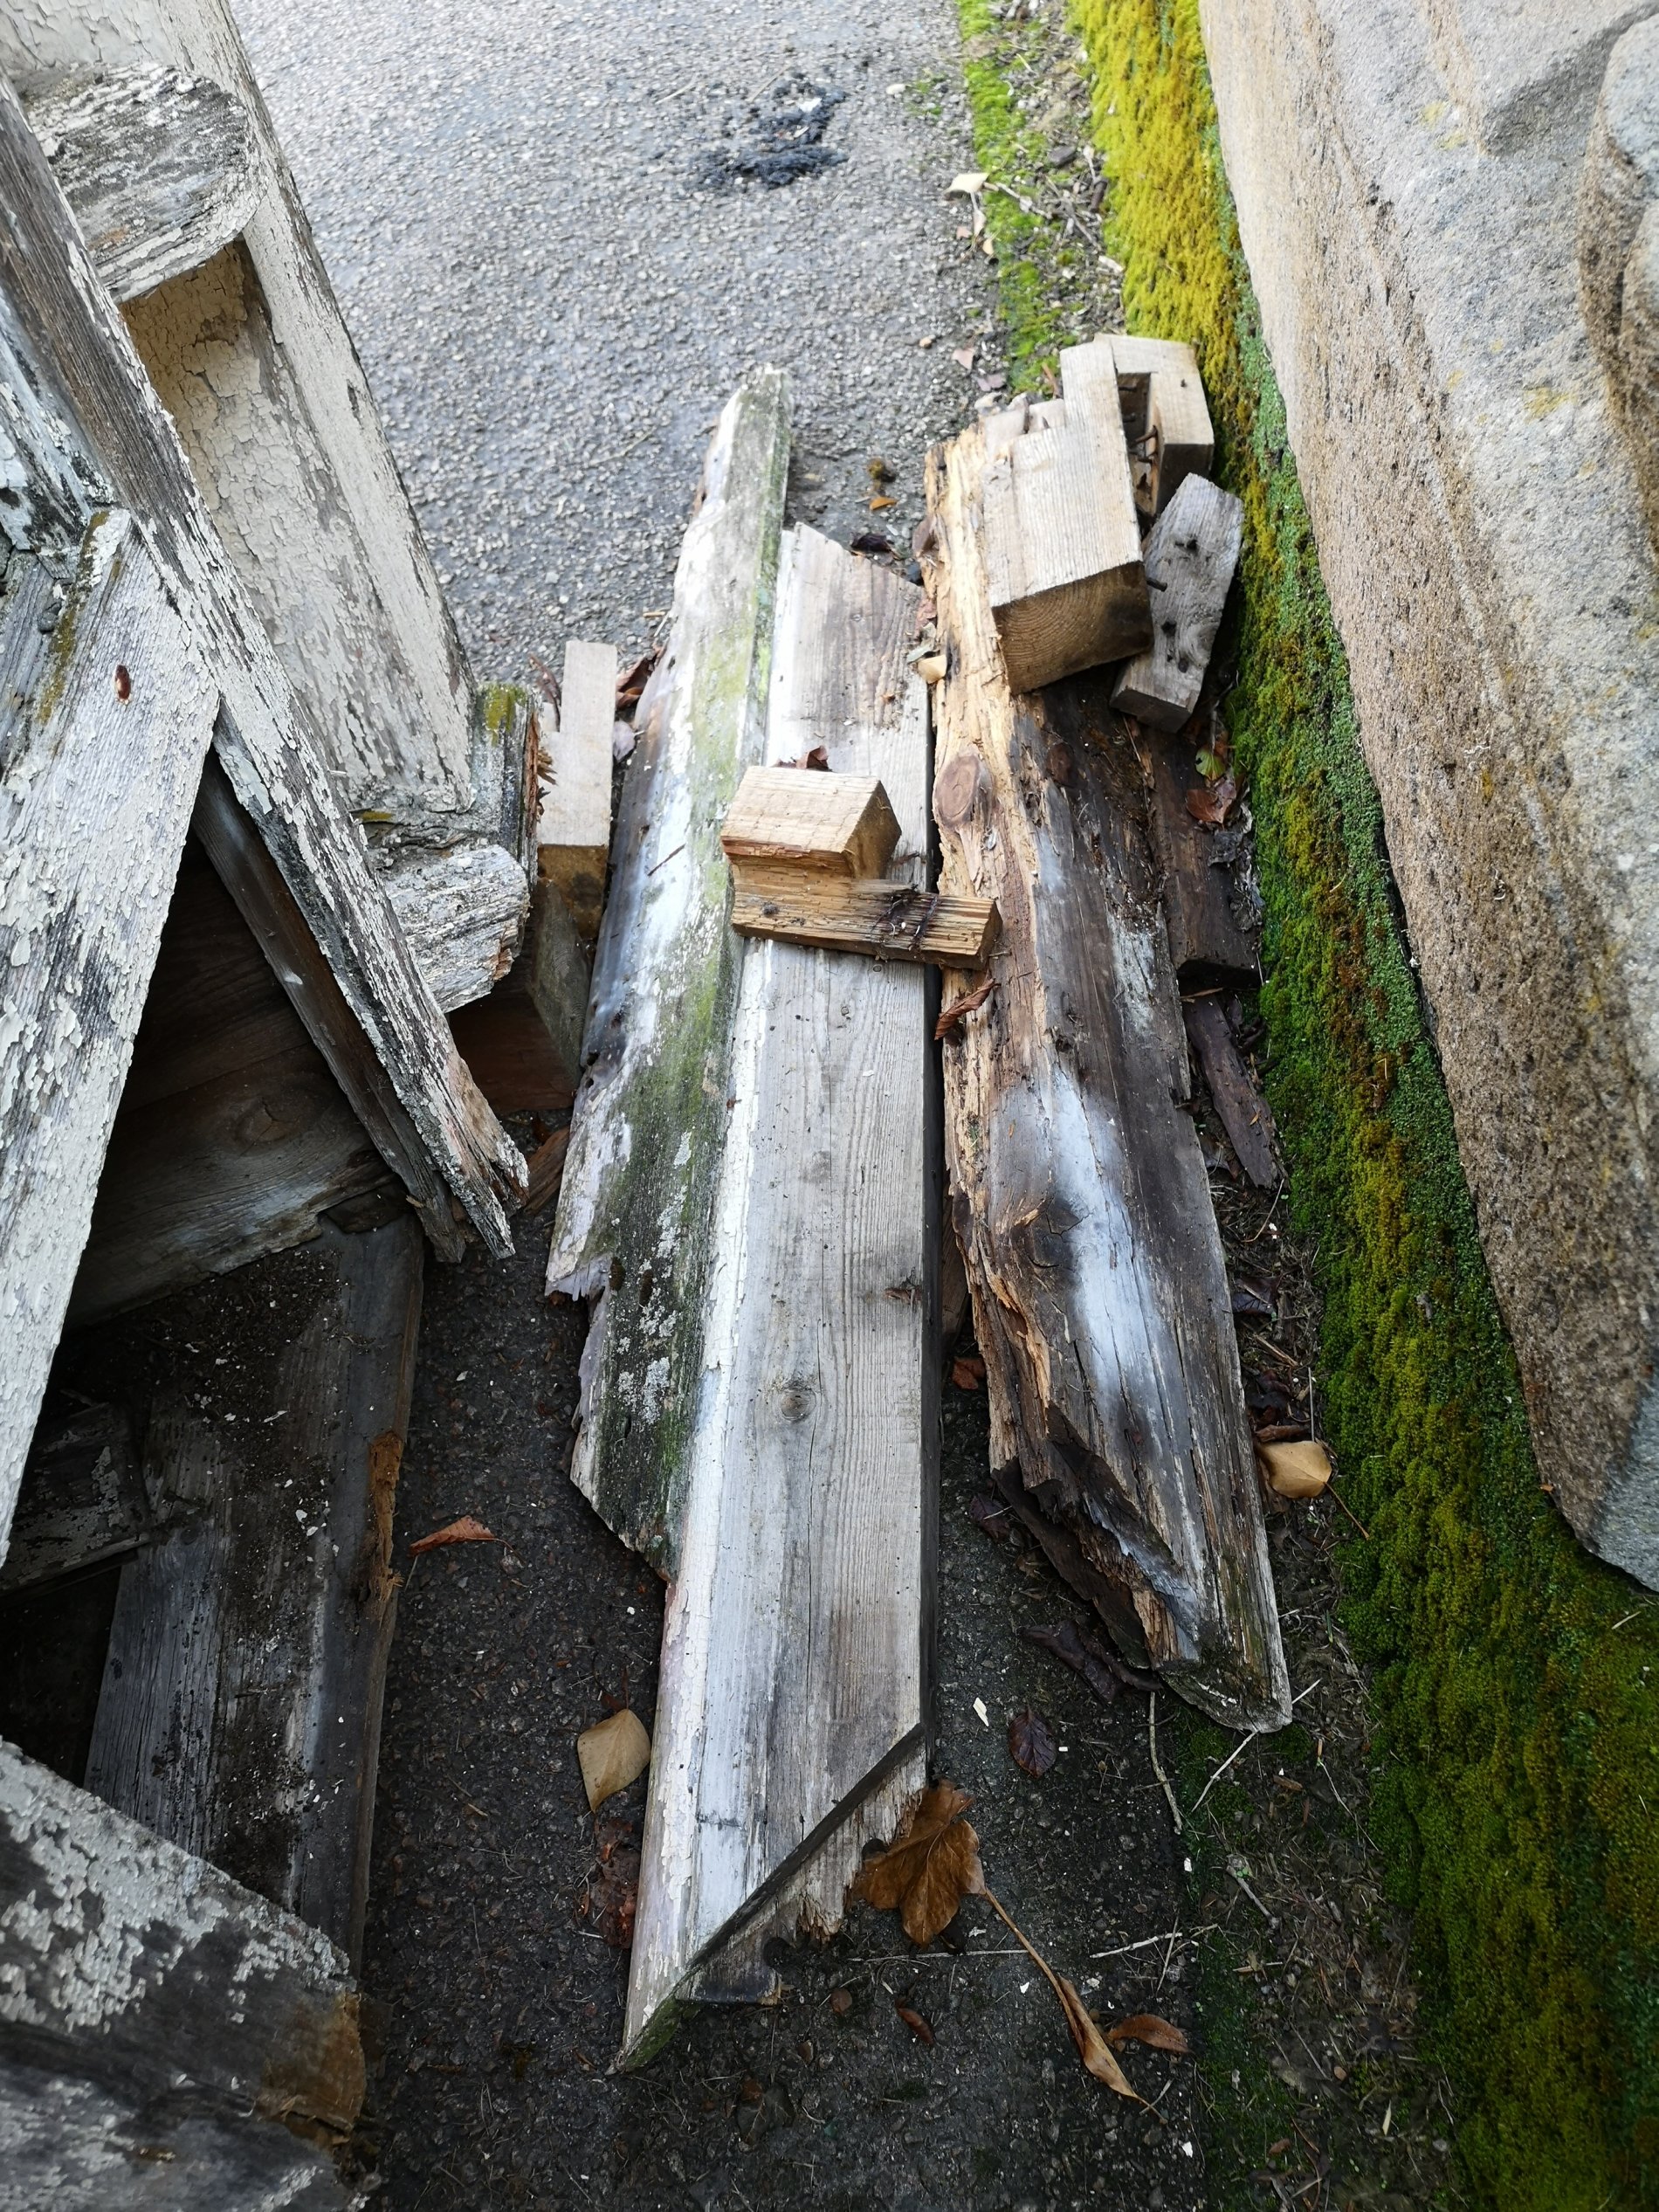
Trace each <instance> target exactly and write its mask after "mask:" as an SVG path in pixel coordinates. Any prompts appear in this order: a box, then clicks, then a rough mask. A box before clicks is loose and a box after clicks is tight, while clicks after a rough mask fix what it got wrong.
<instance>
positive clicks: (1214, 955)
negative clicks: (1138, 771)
mask: <svg viewBox="0 0 1659 2212" xmlns="http://www.w3.org/2000/svg"><path fill="white" fill-rule="evenodd" d="M1141 757H1142V759H1143V761H1145V763H1146V772H1147V775H1148V776H1149V778H1150V789H1149V793H1148V804H1149V810H1150V816H1151V826H1152V840H1153V851H1154V852H1155V854H1156V855H1157V858H1158V863H1159V866H1160V869H1161V870H1162V872H1163V883H1162V886H1161V888H1162V896H1163V906H1164V926H1165V928H1166V930H1167V933H1168V937H1169V957H1170V959H1171V960H1172V961H1174V967H1175V973H1176V975H1177V976H1179V977H1180V978H1181V981H1182V982H1187V981H1196V982H1211V981H1213V980H1215V978H1217V977H1220V976H1236V977H1237V978H1239V979H1240V980H1241V981H1243V980H1246V979H1249V980H1254V978H1255V977H1256V976H1257V975H1259V974H1260V972H1261V968H1260V962H1259V961H1258V959H1257V957H1256V934H1255V932H1254V930H1253V929H1252V928H1251V927H1249V924H1248V920H1247V918H1246V910H1245V909H1244V908H1243V904H1242V901H1241V899H1240V896H1239V886H1238V879H1237V876H1236V866H1235V861H1234V858H1233V857H1232V856H1233V851H1234V848H1235V846H1236V835H1235V833H1233V832H1230V831H1229V832H1227V833H1225V835H1226V837H1227V838H1228V839H1229V842H1226V843H1222V842H1219V841H1218V835H1217V832H1215V830H1208V829H1206V828H1205V827H1204V825H1203V824H1202V823H1200V822H1197V821H1195V820H1194V817H1193V816H1192V814H1191V812H1190V811H1189V810H1188V808H1187V791H1188V789H1192V788H1194V777H1195V776H1196V775H1197V769H1196V768H1195V767H1194V755H1193V748H1192V747H1191V746H1190V745H1188V744H1187V743H1185V742H1184V741H1182V740H1181V739H1179V738H1172V737H1166V736H1164V735H1163V734H1161V733H1160V732H1149V733H1148V734H1146V738H1145V740H1144V742H1143V746H1142V754H1141Z"/></svg>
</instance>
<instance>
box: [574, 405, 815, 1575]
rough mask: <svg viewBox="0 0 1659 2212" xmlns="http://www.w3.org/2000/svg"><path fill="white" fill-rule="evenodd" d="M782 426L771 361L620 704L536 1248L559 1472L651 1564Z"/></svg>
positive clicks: (662, 1556)
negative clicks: (548, 1299) (588, 942)
mask: <svg viewBox="0 0 1659 2212" xmlns="http://www.w3.org/2000/svg"><path fill="white" fill-rule="evenodd" d="M788 423H789V403H788V388H787V386H786V384H785V381H784V379H783V377H782V376H781V374H780V373H779V371H777V370H776V369H759V370H755V371H754V372H753V373H752V374H751V375H750V376H748V377H747V378H746V379H745V381H744V382H743V384H742V385H741V386H740V389H739V390H738V391H737V393H736V394H735V396H733V398H732V399H731V400H730V401H729V402H728V403H727V404H726V408H725V409H724V410H723V411H722V413H721V416H720V419H719V427H718V428H717V430H716V431H715V433H714V437H713V440H712V444H711V445H710V448H709V453H708V458H707V460H706V463H705V466H704V474H703V490H702V496H701V500H700V503H699V506H698V509H697V512H696V513H695V514H694V515H693V517H692V522H691V525H690V527H688V529H687V530H686V533H685V539H684V541H683V543H682V545H681V548H680V556H679V565H678V571H677V573H676V576H675V583H674V617H673V627H672V631H671V636H670V639H669V644H668V647H667V650H666V651H664V655H663V658H662V659H661V660H660V661H659V662H658V663H657V668H656V670H655V672H654V673H653V674H652V677H651V682H650V684H649V686H647V688H646V692H645V694H644V697H643V698H642V699H641V700H640V702H639V706H638V709H637V713H636V714H635V720H634V727H635V728H636V730H637V731H638V733H639V742H638V744H637V746H636V748H635V750H634V753H633V755H632V758H631V759H630V762H629V768H628V776H627V781H626V782H625V784H624V786H623V799H622V806H621V810H620V812H619V817H618V820H617V824H616V837H615V838H614V840H613V844H614V851H615V856H616V861H615V868H614V871H613V874H612V880H611V888H610V895H609V899H608V901H607V904H606V908H605V916H604V921H603V924H602V928H601V931H600V936H599V946H598V951H597V954H596V956H595V966H594V982H593V996H592V999H591V1001H590V1010H589V1022H588V1032H587V1037H586V1039H585V1041H584V1044H583V1058H584V1062H585V1070H584V1072H583V1075H582V1087H581V1090H580V1092H578V1094H577V1099H576V1104H575V1114H574V1116H573V1120H572V1123H571V1132H570V1148H569V1152H568V1155H567V1158H566V1161H565V1174H564V1182H563V1185H562V1187H561V1190H560V1193H559V1209H558V1213H557V1216H556V1219H555V1225H554V1236H553V1244H552V1250H551V1252H550V1254H549V1257H548V1262H547V1289H548V1291H549V1292H554V1293H561V1294H562V1295H564V1296H566V1297H570V1298H585V1299H588V1300H589V1335H588V1342H587V1346H586V1348H585V1349H584V1351H583V1353H582V1404H581V1411H580V1419H581V1423H582V1426H581V1430H580V1434H579V1435H578V1437H577V1440H576V1450H575V1457H574V1460H573V1462H572V1465H571V1476H572V1479H573V1480H574V1481H575V1483H576V1485H577V1486H578V1487H579V1488H580V1489H581V1490H582V1492H583V1494H584V1495H585V1496H586V1497H587V1498H588V1499H589V1501H590V1502H591V1503H592V1505H593V1506H595V1509H596V1510H597V1511H598V1513H599V1514H600V1516H601V1517H602V1519H604V1520H605V1521H606V1522H607V1523H608V1524H609V1526H610V1527H611V1528H612V1529H614V1530H615V1531H616V1534H617V1535H618V1536H620V1537H621V1538H622V1539H623V1541H624V1542H625V1543H628V1544H630V1545H632V1546H633V1547H634V1548H635V1549H636V1550H637V1551H641V1552H643V1553H644V1554H645V1555H646V1556H647V1557H648V1558H649V1559H651V1561H653V1562H654V1563H655V1564H656V1565H657V1566H658V1567H659V1568H663V1569H664V1571H668V1572H671V1571H672V1568H673V1565H674V1561H675V1558H676V1556H677V1552H678V1527H679V1519H680V1506H681V1502H682V1500H683V1496H684V1485H685V1461H684V1456H683V1455H684V1436H685V1407H686V1405H687V1404H688V1402H689V1396H688V1394H689V1393H692V1392H693V1391H694V1390H695V1389H696V1387H697V1378H698V1377H699V1375H700V1374H701V1373H702V1369H703V1337H702V1327H703V1307H704V1285H705V1282H706V1274H707V1270H708V1264H709V1260H710V1240H709V1236H708V1219H709V1211H710V1208H711V1205H712V1196H713V1190H714V1185H715V1182H716V1179H717V1176H718V1174H719V1163H720V1158H721V1154H722V1151H723V1149H724V1147H725V1144H726V1123H727V1118H728V1116H727V1107H726V1098H727V1095H728V1091H729V1085H728V1070H729V1064H730V1054H731V1035H732V1020H733V1008H734V1004H735V1001H736V996H737V979H738V974H739V970H740V965H741V961H742V957H743V941H742V940H741V939H740V938H739V937H736V936H734V935H733V933H732V931H731V930H730V929H729V928H728V927H726V856H725V854H724V853H723V852H722V851H720V839H719V830H720V823H721V821H722V819H723V818H724V816H725V813H726V808H727V806H728V805H729V804H730V803H731V800H732V797H733V794H734V793H735V792H736V789H737V787H738V783H739V782H740V779H741V776H742V774H743V771H744V769H745V768H747V767H748V766H750V765H751V763H753V762H754V761H758V760H759V759H760V758H761V748H762V746H763V743H764V739H765V730H766V695H767V681H768V669H769V667H770V661H771V651H772V618H773V608H774V595H775V591H776V584H777V564H778V542H779V536H780V533H781V528H782V522H783V493H784V481H785V477H786V474H787V472H788V452H789V431H788Z"/></svg>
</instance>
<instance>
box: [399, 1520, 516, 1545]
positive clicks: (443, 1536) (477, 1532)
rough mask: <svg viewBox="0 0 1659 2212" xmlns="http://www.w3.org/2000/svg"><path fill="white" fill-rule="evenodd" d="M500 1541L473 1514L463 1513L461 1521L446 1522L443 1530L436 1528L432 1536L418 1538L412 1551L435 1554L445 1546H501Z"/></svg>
mask: <svg viewBox="0 0 1659 2212" xmlns="http://www.w3.org/2000/svg"><path fill="white" fill-rule="evenodd" d="M499 1542H500V1538H499V1536H496V1535H493V1534H492V1533H491V1532H490V1530H489V1529H487V1528H486V1527H485V1526H484V1523H483V1522H482V1521H481V1520H474V1519H473V1518H472V1514H471V1513H463V1514H462V1515H461V1518H460V1519H459V1520H452V1521H448V1522H446V1523H445V1524H444V1526H443V1527H442V1528H435V1529H434V1530H433V1531H432V1533H431V1534H430V1536H417V1537H416V1539H415V1541H414V1542H413V1543H412V1544H411V1545H410V1551H411V1552H435V1551H437V1549H438V1547H439V1546H440V1545H443V1544H499Z"/></svg>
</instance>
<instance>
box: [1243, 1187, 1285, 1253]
mask: <svg viewBox="0 0 1659 2212" xmlns="http://www.w3.org/2000/svg"><path fill="white" fill-rule="evenodd" d="M1283 1197H1284V1182H1283V1180H1281V1182H1280V1183H1279V1187H1278V1189H1277V1190H1276V1191H1275V1192H1274V1193H1273V1203H1272V1204H1271V1205H1270V1207H1269V1208H1268V1209H1267V1220H1266V1221H1264V1222H1263V1223H1262V1226H1261V1227H1260V1228H1259V1229H1258V1230H1256V1234H1255V1236H1254V1237H1246V1238H1245V1239H1244V1242H1245V1243H1246V1244H1259V1243H1260V1242H1261V1240H1262V1238H1263V1237H1265V1236H1266V1234H1267V1230H1268V1223H1269V1222H1270V1221H1271V1220H1272V1218H1273V1216H1274V1215H1275V1214H1276V1213H1277V1211H1278V1204H1279V1201H1280V1199H1281V1198H1283Z"/></svg>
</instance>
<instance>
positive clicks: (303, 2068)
mask: <svg viewBox="0 0 1659 2212" xmlns="http://www.w3.org/2000/svg"><path fill="white" fill-rule="evenodd" d="M0 1845H3V1850H4V1854H5V1864H6V1884H5V1895H4V1898H3V1900H0V2143H3V2144H4V2145H5V2146H6V2147H7V2148H8V2150H9V2152H10V2156H9V2158H8V2160H7V2162H6V2164H5V2166H4V2168H3V2179H0V2202H4V2203H5V2204H6V2205H7V2206H8V2208H9V2209H10V2208H13V2207H15V2208H16V2209H17V2212H24V2208H25V2207H27V2208H28V2212H37V2208H38V2207H41V2206H44V2205H45V2204H52V2206H53V2207H54V2208H55V2207H56V2206H58V2205H59V2204H62V2203H68V2204H71V2205H74V2206H77V2207H80V2206H85V2207H86V2212H93V2208H94V2207H95V2208H97V2212H104V2208H106V2207H116V2208H124V2207H126V2206H127V2205H154V2204H159V2203H166V2204H169V2205H174V2204H179V2205H191V2206H196V2205H200V2206H201V2207H202V2208H203V2212H206V2208H207V2207H208V2206H209V2205H210V2204H211V2205H213V2206H214V2207H215V2208H216V2212H254V2208H256V2207H258V2208H265V2207H267V2206H271V2205H273V2204H287V2203H298V2204H303V2205H305V2206H306V2207H312V2206H315V2207H318V2208H320V2207H322V2206H325V2205H327V2206H343V2204H344V2202H345V2197H344V2193H343V2192H336V2193H335V2194H334V2195H329V2194H328V2193H327V2188H326V2187H325V2186H323V2185H324V2184H327V2183H328V2182H329V2181H330V2179H331V2177H330V2173H329V2165H328V2160H327V2153H326V2151H325V2150H322V2149H320V2147H319V2145H320V2144H321V2145H326V2144H327V2143H330V2142H336V2141H339V2140H341V2139H342V2138H343V2137H344V2136H345V2135H346V2134H347V2133H348V2132H349V2130H350V2128H351V2126H352V2125H353V2123H354V2121H355V2119H356V2115H357V2112H358V2108H359V2106H360V2105H361V2101H362V2094H363V2059H362V2050H361V2044H360V2042H359V2039H358V2029H357V1996H356V1992H355V1989H354V1988H353V1986H352V1983H351V1981H350V1978H349V1975H348V1971H347V1966H346V1960H345V1959H344V1958H343V1957H342V1955H341V1953H340V1951H339V1950H338V1949H337V1948H336V1947H335V1946H334V1944H332V1943H331V1942H330V1941H329V1940H328V1939H327V1937H326V1936H325V1935H323V1934H321V1933H320V1932H319V1931H318V1930H317V1929H315V1928H311V1927H306V1926H304V1925H303V1924H302V1923H301V1922H300V1921H299V1920H298V1919H294V1918H293V1917H292V1916H291V1915H290V1914H288V1913H286V1912H280V1911H279V1910H278V1909H277V1908H276V1907H274V1906H272V1905H269V1904H267V1903H265V1900H264V1899H262V1898H258V1897H255V1896H253V1895H251V1893H250V1892H248V1891H247V1890H245V1889H243V1888H241V1887H240V1886H239V1885H237V1883H236V1882H234V1881H232V1880H231V1878H230V1877H229V1876H228V1875H226V1874H224V1873H221V1872H220V1871H219V1870H218V1869H217V1868H216V1867H212V1866H209V1865H204V1864H203V1863H202V1861H201V1860H199V1859H196V1858H193V1857H190V1855H189V1853H188V1852H185V1851H182V1850H179V1849H178V1848H177V1846H176V1845H175V1844H172V1843H167V1842H165V1841H163V1840H162V1838H161V1837H160V1836H154V1835H151V1834H150V1833H149V1831H148V1830H146V1829H144V1828H141V1826H140V1825H139V1824H138V1823H136V1822H134V1821H132V1820H129V1819H127V1818H126V1817H125V1816H123V1815H122V1814H120V1813H119V1812H117V1811H115V1810H114V1809H113V1808H111V1807H109V1806H107V1805H103V1804H100V1802H98V1800H97V1799H96V1798H95V1797H93V1796H92V1795H89V1794H88V1793H87V1792H86V1791H85V1790H80V1789H77V1788H74V1787H73V1785H72V1784H71V1783H69V1782H66V1781H62V1780H60V1779H59V1776H58V1775H56V1774H52V1773H50V1772H49V1771H48V1770H47V1769H46V1768H43V1767H39V1766H37V1765H36V1764H35V1763H34V1761H31V1760H28V1759H25V1758H24V1756H23V1755H22V1754H21V1753H20V1752H18V1751H17V1750H15V1749H14V1748H13V1747H11V1746H10V1744H7V1745H3V1746H0ZM284 2122H286V2123H289V2124H290V2126H292V2127H293V2129H294V2130H295V2131H296V2134H290V2133H288V2131H287V2128H286V2127H285V2126H282V2125H281V2123H284ZM299 2133H303V2134H305V2135H307V2136H309V2137H311V2138H312V2139H313V2140H311V2141H309V2142H304V2143H302V2142H300V2141H299V2140H297V2135H298V2134H299ZM144 2146H149V2147H151V2154H150V2157H149V2159H148V2160H145V2159H144V2158H143V2157H141V2156H139V2155H135V2153H140V2152H141V2148H142V2147H144ZM157 2153H159V2155H157ZM158 2167H159V2168H160V2169H161V2182H162V2185H161V2186H160V2187H159V2188H158V2186H157V2179H158V2177H157V2168H158ZM285 2175H286V2176H289V2177H291V2179H290V2180H289V2181H288V2185H287V2188H286V2191H285V2192H284V2193H282V2194H276V2193H274V2185H275V2184H276V2183H277V2182H278V2181H279V2178H280V2177H282V2176H285ZM31 2176H38V2177H41V2178H43V2179H44V2180H46V2181H51V2182H52V2186H53V2188H54V2189H55V2188H59V2186H61V2187H62V2188H63V2190H64V2191H65V2194H61V2195H59V2194H48V2195H41V2196H31V2195H27V2194H24V2193H22V2192H23V2191H24V2189H25V2188H27V2186H29V2181H28V2177H31ZM216 2176H217V2178H218V2180H219V2181H220V2183H221V2184H222V2194H220V2195H217V2197H215V2196H213V2195H211V2194H210V2188H211V2183H212V2181H213V2180H214V2178H215V2177H216ZM138 2181H143V2182H144V2183H145V2184H146V2186H145V2187H144V2188H142V2190H141V2189H140V2188H138V2186H137V2182H138ZM174 2181H177V2183H178V2187H177V2188H174V2187H173V2183H174ZM71 2188H74V2189H76V2190H79V2191H80V2192H81V2194H79V2195H74V2194H69V2193H68V2192H69V2190H70V2189H71ZM305 2189H310V2190H311V2191H312V2192H313V2193H312V2194H302V2193H301V2192H302V2191H303V2190H305Z"/></svg>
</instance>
